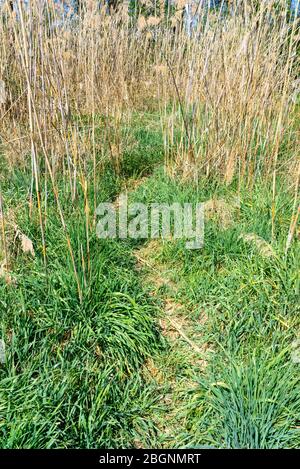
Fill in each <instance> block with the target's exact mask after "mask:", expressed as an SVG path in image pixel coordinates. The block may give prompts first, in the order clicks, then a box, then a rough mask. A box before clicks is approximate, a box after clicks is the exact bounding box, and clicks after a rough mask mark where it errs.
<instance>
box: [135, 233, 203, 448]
mask: <svg viewBox="0 0 300 469" xmlns="http://www.w3.org/2000/svg"><path fill="white" fill-rule="evenodd" d="M162 243H163V241H161V240H157V241H156V240H155V241H154V240H152V241H150V242H148V243H147V244H146V245H145V246H144V247H142V248H140V249H137V250H135V251H134V255H135V257H136V260H137V264H136V268H137V269H138V271H139V272H140V275H141V278H142V283H143V284H144V285H147V286H148V288H149V293H150V294H151V295H152V296H153V297H154V298H155V299H156V301H158V302H159V304H160V305H161V308H160V310H161V315H160V319H159V323H160V328H161V331H162V334H163V335H164V337H165V338H166V339H167V342H168V348H167V350H166V351H164V352H163V353H160V354H157V355H156V356H155V357H153V358H152V359H149V360H148V361H147V362H146V364H145V367H144V368H145V369H144V376H145V378H146V380H147V381H149V382H151V381H155V382H156V385H157V389H158V393H159V395H160V397H159V401H160V404H161V408H160V412H155V413H154V414H153V416H152V418H153V420H154V421H155V423H156V425H157V428H158V435H157V444H158V447H161V448H174V447H176V446H177V442H178V441H179V440H180V435H181V434H182V433H183V432H184V429H185V426H186V422H185V421H184V420H185V417H184V415H183V414H182V409H183V408H184V407H186V405H187V399H188V398H189V394H188V390H189V389H192V388H193V387H194V386H195V385H196V382H195V377H196V376H199V374H201V373H203V372H204V370H205V367H206V363H207V356H208V354H207V344H206V343H205V342H204V341H203V337H202V334H201V328H202V327H203V328H204V327H205V314H204V313H203V317H202V318H201V319H200V321H199V323H198V324H197V327H196V324H195V321H194V320H193V319H192V317H191V311H190V310H189V308H188V307H187V306H186V305H184V304H182V303H180V302H179V300H178V299H177V292H178V283H179V282H176V278H174V277H173V276H172V270H171V269H168V264H161V263H159V262H157V261H156V259H155V257H156V256H157V255H158V254H159V252H160V251H161V246H162ZM199 326H200V328H199Z"/></svg>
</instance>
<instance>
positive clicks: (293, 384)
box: [188, 350, 300, 449]
mask: <svg viewBox="0 0 300 469" xmlns="http://www.w3.org/2000/svg"><path fill="white" fill-rule="evenodd" d="M289 360H290V356H289V353H288V351H287V350H282V351H281V352H280V353H277V354H275V355H274V354H272V353H270V352H267V353H266V354H264V355H263V356H255V354H254V356H253V358H251V359H249V361H248V362H246V363H241V362H233V361H232V360H231V358H230V357H227V359H226V358H225V356H224V362H223V364H224V366H223V370H222V372H221V373H220V374H217V373H216V374H211V375H209V377H208V378H206V379H201V380H200V381H199V386H198V389H197V390H195V391H194V392H193V394H192V397H191V400H190V402H189V405H188V413H189V415H190V419H191V422H192V426H191V427H190V428H189V431H190V435H192V434H194V435H193V436H191V440H192V443H189V444H191V445H193V444H194V445H195V444H196V445H199V444H200V445H205V444H206V445H210V446H212V447H216V448H235V449H238V448H248V449H249V448H251V449H258V448H260V449H266V448H269V449H271V448H273V449H275V448H297V447H298V446H299V438H300V435H299V426H298V425H299V411H300V399H299V392H298V391H299V385H300V383H299V374H298V372H297V369H296V366H295V365H293V364H292V363H289Z"/></svg>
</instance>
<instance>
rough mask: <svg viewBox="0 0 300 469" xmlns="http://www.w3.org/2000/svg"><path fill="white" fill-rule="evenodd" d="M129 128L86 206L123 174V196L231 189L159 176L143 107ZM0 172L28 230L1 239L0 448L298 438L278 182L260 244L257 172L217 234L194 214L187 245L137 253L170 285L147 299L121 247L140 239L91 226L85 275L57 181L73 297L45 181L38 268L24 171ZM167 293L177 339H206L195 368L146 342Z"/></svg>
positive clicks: (154, 137)
mask: <svg viewBox="0 0 300 469" xmlns="http://www.w3.org/2000/svg"><path fill="white" fill-rule="evenodd" d="M133 123H134V126H133V129H132V139H133V141H134V142H135V143H134V144H133V145H132V146H131V147H130V148H128V149H127V150H126V151H125V153H124V159H123V162H122V165H121V174H120V175H118V176H116V175H115V173H114V171H113V169H112V167H111V166H110V165H109V164H107V165H106V166H105V171H104V172H103V174H100V175H99V176H97V187H93V186H90V187H89V193H88V197H89V201H90V205H91V206H93V197H94V191H95V190H96V191H97V192H96V195H97V202H98V203H99V202H100V201H107V200H113V199H114V198H115V197H116V195H117V194H118V193H119V192H120V191H121V190H122V183H123V182H124V180H126V179H127V178H134V177H140V176H144V175H151V174H152V176H150V177H149V178H148V179H147V180H146V181H145V182H144V183H143V184H142V185H141V186H139V187H138V188H137V189H136V190H135V191H134V192H133V193H131V194H130V198H131V200H135V201H139V202H144V203H146V204H150V203H152V202H161V203H172V202H192V203H194V204H196V203H197V202H199V201H205V200H207V199H209V198H211V197H219V198H220V197H222V198H225V199H227V200H229V201H230V200H232V198H233V197H234V196H235V195H236V194H237V185H236V183H235V182H234V183H233V184H232V185H231V186H230V187H225V186H222V185H221V184H219V183H217V182H216V181H214V180H209V181H200V182H199V184H198V185H197V186H195V185H193V184H183V183H181V182H180V181H177V180H172V179H170V178H168V177H167V176H166V175H165V174H164V172H163V170H162V169H161V168H160V167H158V165H159V164H160V162H161V160H162V155H163V143H162V138H161V133H160V130H159V124H158V121H157V116H156V115H153V116H151V115H150V114H148V113H144V114H143V115H141V114H138V115H136V116H135V117H134V120H133ZM126 132H128V129H127V130H126ZM5 171H6V170H5V169H3V175H4V176H6V177H3V178H2V182H1V186H2V191H3V197H4V203H5V207H9V208H10V209H11V210H12V211H13V212H14V213H15V216H16V221H17V223H18V226H19V227H20V229H21V230H22V231H23V232H24V233H25V234H26V235H27V236H29V237H30V238H31V239H32V241H33V243H34V248H35V253H36V256H35V258H34V259H33V258H31V257H30V256H28V255H25V254H22V252H21V251H20V249H19V248H18V247H17V246H15V245H14V243H12V245H10V246H9V248H10V249H11V250H12V272H11V275H12V278H13V280H14V283H13V284H11V285H7V284H6V283H5V282H4V280H3V279H0V325H1V326H0V338H2V339H3V340H4V341H5V344H6V362H5V363H4V364H0V447H1V448H73V447H75V448H79V447H80V448H99V447H107V448H108V447H109V448H120V447H132V446H144V447H158V446H167V447H175V448H177V447H199V446H211V447H217V448H224V447H225V448H294V447H299V444H300V433H299V416H300V392H299V391H300V386H299V364H295V363H293V361H292V360H291V356H290V355H291V350H292V343H293V341H294V340H295V339H296V338H297V337H298V336H299V326H300V320H299V286H300V283H299V261H300V252H299V243H298V242H297V241H295V242H294V243H293V245H292V248H291V249H290V251H289V253H288V256H287V257H286V258H285V257H284V255H283V254H282V253H283V252H284V247H285V241H286V236H287V232H288V228H289V222H290V217H291V209H292V205H291V195H290V194H289V192H288V191H287V190H286V189H285V183H284V181H282V180H279V181H278V184H279V187H278V189H280V190H278V192H277V193H278V196H277V199H276V219H275V222H276V232H275V240H274V241H272V236H271V233H272V227H271V206H272V205H271V202H272V201H271V191H270V187H268V184H266V183H265V182H264V181H257V184H256V185H255V186H254V188H253V190H251V191H249V189H246V188H245V189H242V190H241V192H240V194H239V197H240V200H241V206H240V209H239V210H236V211H235V215H234V217H235V218H234V223H233V225H232V226H231V227H229V228H228V229H226V230H224V229H221V228H220V227H219V225H218V223H217V221H216V220H210V221H208V222H207V223H206V224H205V244H204V247H203V249H201V250H200V251H188V250H186V248H185V242H184V240H177V241H164V242H162V243H161V247H162V249H160V250H159V251H156V252H153V253H152V256H153V259H154V260H155V261H158V262H159V263H160V264H162V265H163V266H165V268H166V270H167V271H168V274H169V275H170V276H171V277H172V279H173V281H174V282H175V284H176V291H171V289H168V288H167V287H165V288H164V287H162V288H161V289H158V291H157V294H156V297H153V296H151V295H149V289H150V287H151V285H150V284H149V283H147V282H146V281H145V279H144V277H143V276H141V273H140V272H139V270H137V269H136V265H135V259H134V255H133V249H136V247H138V246H140V247H141V246H142V245H143V244H147V240H127V241H120V240H106V241H105V240H99V239H98V238H97V237H96V235H95V230H94V228H93V227H92V226H91V227H90V228H89V237H90V265H91V270H90V272H88V271H87V258H88V253H87V240H86V226H85V215H84V196H83V193H82V190H81V189H80V188H79V190H78V194H77V198H76V201H75V203H74V204H71V203H70V191H69V188H68V185H67V183H66V182H65V180H64V179H63V178H62V179H61V180H60V181H59V182H58V187H59V196H60V200H61V203H62V207H63V212H64V215H65V219H66V221H67V229H68V233H69V236H70V240H71V244H72V247H73V250H74V256H75V262H76V266H77V269H78V277H79V282H80V286H81V288H82V291H83V301H82V303H81V302H80V301H79V298H78V292H77V285H76V281H75V278H74V272H73V267H72V263H71V260H70V256H69V255H68V251H67V246H66V239H65V235H64V232H63V229H62V227H61V222H60V219H59V215H58V212H57V207H56V204H55V200H54V197H53V194H52V191H51V190H50V189H48V194H47V223H46V226H45V235H46V240H47V256H48V266H47V275H46V273H45V269H44V265H43V256H42V243H41V235H40V228H39V221H38V213H37V209H36V208H34V209H33V212H32V215H31V217H29V211H28V194H29V188H30V172H26V171H21V170H17V171H15V172H14V173H13V174H9V178H8V174H7V173H6V172H5ZM41 187H44V185H43V184H41ZM42 195H43V197H42V200H43V204H44V200H45V193H44V192H43V193H42ZM253 232H254V233H256V234H258V235H259V236H261V237H263V238H264V239H265V240H266V241H268V242H271V241H272V247H273V249H274V250H275V252H276V254H277V255H276V256H275V257H273V258H264V257H262V256H261V255H260V254H259V253H258V251H257V249H256V248H255V247H253V246H251V245H249V244H246V243H245V242H243V241H242V240H241V239H240V238H239V237H240V234H241V233H253ZM82 257H83V258H84V259H85V267H84V266H83V264H82ZM153 259H152V260H153ZM168 296H172V298H173V299H174V301H177V302H179V303H181V304H183V305H185V314H186V315H187V316H188V320H189V324H190V330H189V334H191V335H192V337H193V336H194V337H195V340H196V339H197V340H199V341H200V342H199V343H201V344H208V345H209V347H208V348H209V351H208V352H207V356H206V359H207V362H208V365H207V367H206V368H205V369H201V367H200V366H198V364H197V360H196V358H195V355H191V354H188V353H186V350H187V346H186V345H185V348H184V347H182V346H181V343H179V342H178V346H175V347H172V346H170V344H169V345H168V340H167V339H164V338H163V337H162V335H161V331H160V328H159V323H158V318H159V317H161V316H162V315H163V301H164V299H165V298H166V297H168ZM203 314H204V315H205V316H206V317H207V319H206V321H205V323H202V322H201V317H202V316H203ZM148 359H153V360H154V363H155V364H156V366H157V367H158V368H159V369H160V370H161V371H162V372H164V373H165V374H166V376H167V377H170V379H171V378H172V380H174V382H175V383H176V385H175V389H173V388H172V386H171V384H170V383H169V382H167V383H164V384H161V383H159V382H158V380H157V379H156V378H153V379H148V378H147V379H146V378H145V373H144V367H145V363H146V362H147V360H148ZM191 360H195V363H194V362H191ZM166 394H168V396H169V398H170V396H171V399H173V400H174V402H176V406H177V403H178V408H177V409H176V412H177V416H178V418H177V421H178V422H179V424H178V428H177V430H176V433H175V434H174V436H172V435H171V436H166V435H164V434H162V433H163V430H161V428H162V427H163V424H164V423H165V421H166V420H167V417H168V413H169V407H168V404H167V403H165V402H164V401H163V399H162V397H163V396H165V395H166Z"/></svg>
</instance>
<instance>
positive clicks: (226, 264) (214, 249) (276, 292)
mask: <svg viewBox="0 0 300 469" xmlns="http://www.w3.org/2000/svg"><path fill="white" fill-rule="evenodd" d="M234 193H235V190H234V187H233V188H224V187H220V186H219V187H213V188H212V189H210V188H209V187H208V186H207V185H205V186H203V187H192V186H191V185H189V186H182V185H180V184H178V182H176V181H175V182H174V181H170V180H168V178H167V177H166V176H164V175H163V173H162V172H157V173H156V174H155V175H154V176H153V177H152V178H151V179H149V180H148V182H147V183H146V184H145V185H143V186H141V187H139V188H138V191H137V192H136V193H135V194H134V199H136V200H137V199H138V200H143V201H144V202H148V203H151V202H152V201H154V200H158V201H160V202H163V201H165V202H168V203H172V202H173V201H178V200H180V201H182V202H184V201H189V202H195V203H196V201H203V200H207V199H208V198H210V197H212V196H217V197H225V198H227V199H228V200H230V199H231V198H232V197H233V195H234ZM240 198H241V207H240V210H237V211H236V214H235V221H234V223H233V225H232V227H230V228H228V229H226V230H224V229H221V228H220V227H219V225H218V224H217V223H216V222H215V221H214V220H211V221H208V222H206V224H205V244H204V247H203V249H202V250H201V251H188V250H186V249H185V247H184V242H183V241H181V240H180V241H165V242H164V243H163V245H162V250H161V251H160V252H159V253H158V254H156V261H158V262H159V263H163V264H164V265H166V266H167V267H168V269H169V270H171V271H172V272H173V278H175V279H176V282H177V291H176V293H175V295H174V296H175V299H176V301H178V302H179V303H180V304H185V305H188V306H187V310H186V314H187V315H188V317H189V319H190V320H191V321H192V324H193V328H194V334H195V337H197V333H198V334H199V335H201V341H202V343H203V342H206V343H208V344H209V346H210V347H209V348H210V349H211V353H209V354H208V366H207V368H206V369H205V371H204V372H203V373H200V374H199V373H198V372H197V371H196V372H193V364H191V370H190V371H191V373H192V375H193V376H192V378H191V376H190V379H191V380H192V381H193V385H191V386H190V389H189V390H188V389H187V388H185V389H184V391H182V394H183V397H182V399H183V404H182V408H181V409H179V411H178V413H179V415H181V417H183V418H184V422H185V428H183V431H182V432H181V434H180V435H178V437H177V440H176V442H175V446H194V447H197V446H199V445H200V446H203V445H204V446H207V445H209V446H213V447H218V448H223V447H225V448H287V447H299V444H300V430H299V419H300V397H299V396H300V394H299V391H300V378H299V365H298V364H295V363H293V362H292V360H291V351H292V343H293V341H294V340H295V339H296V338H297V336H298V335H299V326H300V320H299V286H300V279H299V261H300V257H299V256H300V253H299V246H298V245H297V242H295V243H294V245H293V247H292V249H291V251H290V252H289V254H288V256H287V258H284V256H283V254H282V253H283V252H284V246H285V241H286V235H287V232H288V227H289V220H290V216H291V203H290V196H289V194H288V193H287V192H286V191H284V190H281V191H280V192H279V195H278V199H277V213H276V241H275V242H274V243H273V244H272V247H273V249H274V250H275V252H276V253H277V255H276V257H273V258H265V257H263V256H261V255H260V254H259V252H258V251H257V249H256V248H255V247H253V246H251V245H249V244H246V243H244V242H243V241H242V240H241V239H239V236H240V234H241V233H252V232H254V233H256V234H258V235H260V236H262V237H263V238H264V239H265V240H267V241H269V242H270V241H271V219H270V210H271V195H270V190H269V188H268V187H267V186H266V184H265V183H263V182H262V183H259V182H258V183H257V185H256V186H255V188H254V190H253V192H252V193H251V194H249V192H248V191H246V190H245V191H244V192H242V193H241V194H240ZM162 295H163V292H162ZM203 312H204V313H205V315H206V316H207V321H206V322H205V325H204V326H203V325H202V324H200V322H199V321H200V319H201V317H202V315H203ZM184 361H185V358H184V356H183V357H182V362H184ZM176 372H177V373H178V365H177V369H176ZM187 375H188V373H187ZM195 384H196V387H195Z"/></svg>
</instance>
